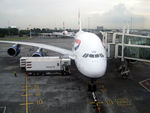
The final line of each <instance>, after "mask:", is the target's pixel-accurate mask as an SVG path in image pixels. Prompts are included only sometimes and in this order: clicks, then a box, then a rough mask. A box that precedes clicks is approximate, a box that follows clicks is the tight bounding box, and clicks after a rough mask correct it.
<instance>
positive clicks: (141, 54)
mask: <svg viewBox="0 0 150 113" xmlns="http://www.w3.org/2000/svg"><path fill="white" fill-rule="evenodd" d="M123 35H124V42H123V43H122V38H123ZM103 42H104V45H105V48H106V50H107V56H108V57H109V58H114V57H115V58H122V57H124V59H133V60H138V61H146V62H150V37H148V36H142V35H135V34H127V33H125V34H123V33H112V32H111V33H110V32H105V33H103ZM122 46H123V47H124V49H123V51H124V52H123V56H122Z"/></svg>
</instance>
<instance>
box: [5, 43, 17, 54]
mask: <svg viewBox="0 0 150 113" xmlns="http://www.w3.org/2000/svg"><path fill="white" fill-rule="evenodd" d="M7 53H8V55H9V56H17V55H18V54H19V53H20V45H18V44H16V45H13V46H12V47H10V48H9V49H8V50H7Z"/></svg>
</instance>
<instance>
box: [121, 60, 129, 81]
mask: <svg viewBox="0 0 150 113" xmlns="http://www.w3.org/2000/svg"><path fill="white" fill-rule="evenodd" d="M119 71H120V74H121V77H122V78H123V79H128V77H129V72H130V71H129V68H128V65H127V62H122V63H121V65H120V67H119Z"/></svg>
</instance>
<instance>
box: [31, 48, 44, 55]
mask: <svg viewBox="0 0 150 113" xmlns="http://www.w3.org/2000/svg"><path fill="white" fill-rule="evenodd" d="M42 56H44V55H43V51H42V49H41V48H39V49H37V51H36V52H35V53H33V54H32V57H42Z"/></svg>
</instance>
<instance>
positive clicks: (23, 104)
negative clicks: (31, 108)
mask: <svg viewBox="0 0 150 113" xmlns="http://www.w3.org/2000/svg"><path fill="white" fill-rule="evenodd" d="M26 104H28V105H29V104H34V103H33V102H30V103H22V104H19V105H20V106H25V105H26Z"/></svg>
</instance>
